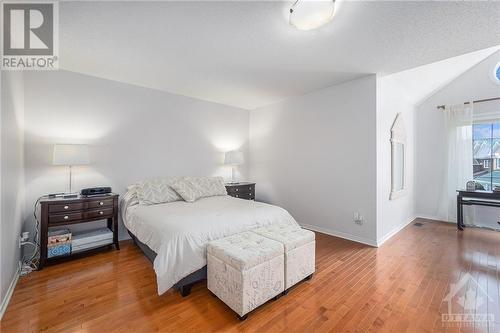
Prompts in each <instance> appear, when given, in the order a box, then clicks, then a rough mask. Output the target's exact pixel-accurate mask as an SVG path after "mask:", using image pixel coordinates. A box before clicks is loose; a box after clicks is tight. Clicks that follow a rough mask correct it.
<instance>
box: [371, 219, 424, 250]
mask: <svg viewBox="0 0 500 333" xmlns="http://www.w3.org/2000/svg"><path fill="white" fill-rule="evenodd" d="M415 219H417V217H415V216H413V217H411V218H410V219H408V220H407V221H405V222H403V223H401V224H400V225H398V226H396V227H395V228H393V229H392V230H391V231H389V232H388V233H387V234H385V236H384V237H382V238H380V239H379V240H377V244H378V247H380V246H382V244H384V243H385V242H387V241H388V240H389V239H390V238H392V236H394V235H396V234H397V233H398V232H400V231H401V230H403V229H404V228H405V227H406V226H407V225H408V224H410V223H412V222H413V221H415Z"/></svg>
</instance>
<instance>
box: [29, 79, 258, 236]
mask: <svg viewBox="0 0 500 333" xmlns="http://www.w3.org/2000/svg"><path fill="white" fill-rule="evenodd" d="M25 95H26V103H25V106H26V115H25V118H26V124H25V129H26V130H25V141H26V186H27V187H26V188H27V197H26V200H27V201H26V203H27V207H28V208H29V210H28V212H27V213H30V210H31V207H32V205H33V203H34V202H35V200H36V198H37V197H39V196H41V195H44V194H47V193H52V192H61V191H64V190H66V189H67V183H68V176H67V175H68V173H67V172H68V171H67V169H66V168H65V167H56V166H53V165H51V163H52V147H53V144H55V143H86V144H89V145H90V155H91V156H90V158H91V165H89V166H82V167H76V168H74V171H75V172H74V183H73V184H74V188H76V189H80V188H83V187H89V186H96V185H109V186H111V187H112V188H113V191H115V192H117V193H123V192H124V190H125V187H126V186H127V185H128V184H131V183H133V182H135V181H138V180H141V179H145V178H151V177H161V176H174V175H221V176H224V177H226V178H229V177H230V174H231V171H230V169H229V168H227V167H224V166H222V157H223V153H222V152H224V151H227V150H231V149H241V150H242V151H243V152H244V153H245V155H246V156H248V148H247V146H248V130H249V112H248V111H245V110H241V109H237V108H233V107H228V106H223V105H220V104H216V103H210V102H205V101H200V100H197V99H193V98H188V97H184V96H179V95H174V94H169V93H166V92H162V91H158V90H152V89H148V88H141V87H137V86H133V85H129V84H124V83H119V82H114V81H109V80H104V79H98V78H95V77H91V76H86V75H81V74H76V73H73V72H68V71H57V72H55V71H54V72H27V73H26V74H25ZM246 168H247V166H246V165H243V166H242V167H240V169H239V170H240V171H241V174H240V175H239V177H240V178H245V176H246V174H247V172H246ZM29 223H30V224H31V222H30V221H29ZM124 237H127V236H126V234H125V233H124V230H123V229H122V230H121V238H124Z"/></svg>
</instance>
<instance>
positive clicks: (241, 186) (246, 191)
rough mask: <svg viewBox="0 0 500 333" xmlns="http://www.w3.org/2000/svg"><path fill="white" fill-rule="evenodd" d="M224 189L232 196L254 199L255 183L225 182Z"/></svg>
mask: <svg viewBox="0 0 500 333" xmlns="http://www.w3.org/2000/svg"><path fill="white" fill-rule="evenodd" d="M226 191H227V194H229V195H230V196H232V197H235V198H240V199H246V200H255V183H250V182H241V183H235V184H229V183H228V184H226Z"/></svg>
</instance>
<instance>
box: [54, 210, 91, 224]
mask: <svg viewBox="0 0 500 333" xmlns="http://www.w3.org/2000/svg"><path fill="white" fill-rule="evenodd" d="M82 218H83V213H82V212H68V213H67V214H51V215H49V223H64V222H71V221H76V220H81V219H82Z"/></svg>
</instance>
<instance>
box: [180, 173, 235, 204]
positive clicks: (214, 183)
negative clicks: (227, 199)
mask: <svg viewBox="0 0 500 333" xmlns="http://www.w3.org/2000/svg"><path fill="white" fill-rule="evenodd" d="M171 186H172V188H173V189H174V190H175V191H177V193H179V195H180V196H181V197H182V198H183V199H184V200H186V201H187V202H194V201H196V200H198V199H200V198H205V197H212V196H217V195H227V191H226V186H225V185H224V179H223V178H222V177H184V178H182V179H178V180H177V181H176V182H174V183H173V184H172V185H171Z"/></svg>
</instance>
